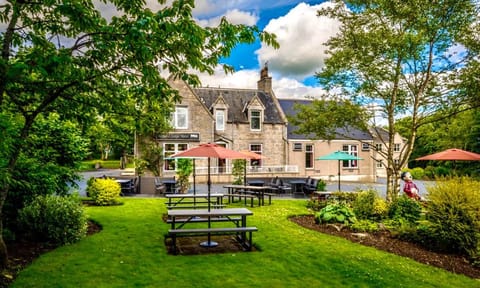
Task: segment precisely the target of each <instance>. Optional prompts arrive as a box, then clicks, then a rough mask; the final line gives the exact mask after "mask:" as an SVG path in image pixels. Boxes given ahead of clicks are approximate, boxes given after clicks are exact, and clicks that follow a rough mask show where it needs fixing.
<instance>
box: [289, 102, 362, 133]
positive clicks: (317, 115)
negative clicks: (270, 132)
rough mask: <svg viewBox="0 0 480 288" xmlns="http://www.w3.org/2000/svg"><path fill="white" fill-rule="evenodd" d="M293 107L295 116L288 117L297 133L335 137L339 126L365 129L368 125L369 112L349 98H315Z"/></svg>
mask: <svg viewBox="0 0 480 288" xmlns="http://www.w3.org/2000/svg"><path fill="white" fill-rule="evenodd" d="M293 109H295V111H296V113H295V116H288V115H287V118H288V121H289V122H290V123H291V124H292V125H293V126H295V127H297V130H295V133H297V134H314V135H315V137H316V138H318V139H334V138H335V137H338V133H339V129H338V128H339V127H341V128H347V127H356V128H358V129H363V130H366V127H367V126H366V123H367V119H368V114H367V113H366V112H365V110H364V109H363V108H362V107H361V106H360V105H357V104H355V103H353V102H351V101H348V100H338V101H333V100H313V101H312V103H311V104H309V105H304V104H299V103H297V104H295V105H294V106H293ZM345 131H348V129H346V130H345ZM345 136H347V134H345ZM348 137H350V136H348Z"/></svg>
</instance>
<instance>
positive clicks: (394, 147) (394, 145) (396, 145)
mask: <svg viewBox="0 0 480 288" xmlns="http://www.w3.org/2000/svg"><path fill="white" fill-rule="evenodd" d="M393 152H400V144H398V143H395V144H393Z"/></svg>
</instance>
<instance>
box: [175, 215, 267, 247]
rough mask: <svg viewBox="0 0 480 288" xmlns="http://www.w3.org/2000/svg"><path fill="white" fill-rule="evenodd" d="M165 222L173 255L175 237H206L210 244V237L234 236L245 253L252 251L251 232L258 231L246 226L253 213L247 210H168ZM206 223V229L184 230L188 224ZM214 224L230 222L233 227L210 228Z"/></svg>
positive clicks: (193, 228) (192, 228) (255, 228)
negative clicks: (167, 226)
mask: <svg viewBox="0 0 480 288" xmlns="http://www.w3.org/2000/svg"><path fill="white" fill-rule="evenodd" d="M167 214H168V218H167V222H169V223H170V225H171V226H170V229H169V230H168V235H167V237H170V238H171V239H172V246H173V251H174V254H177V243H176V242H177V237H184V236H203V235H207V236H208V242H209V243H210V242H211V241H210V237H211V235H226V234H235V235H236V236H235V239H236V240H237V241H238V242H239V243H240V245H241V246H242V247H243V248H244V249H245V250H247V251H250V250H251V249H252V232H255V231H258V229H257V227H248V226H247V216H250V215H253V213H252V212H251V211H250V210H248V209H247V208H229V209H212V210H206V209H195V210H191V209H184V210H168V211H167ZM199 222H200V223H201V222H206V223H208V227H191V228H190V227H189V228H184V226H185V225H187V224H189V223H199ZM216 222H230V223H233V224H234V226H233V227H212V226H211V225H212V224H214V223H216Z"/></svg>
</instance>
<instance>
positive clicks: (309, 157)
mask: <svg viewBox="0 0 480 288" xmlns="http://www.w3.org/2000/svg"><path fill="white" fill-rule="evenodd" d="M305 168H307V169H311V168H313V145H312V144H305Z"/></svg>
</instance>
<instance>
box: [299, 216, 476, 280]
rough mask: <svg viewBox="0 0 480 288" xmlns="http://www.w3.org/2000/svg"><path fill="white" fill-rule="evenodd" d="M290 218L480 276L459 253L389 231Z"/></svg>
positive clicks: (321, 229)
mask: <svg viewBox="0 0 480 288" xmlns="http://www.w3.org/2000/svg"><path fill="white" fill-rule="evenodd" d="M290 220H291V221H293V222H295V223H297V224H298V225H300V226H303V227H305V228H308V229H312V230H315V231H318V232H321V233H325V234H330V235H334V236H338V237H342V238H345V239H348V240H350V241H352V242H355V243H359V244H362V245H365V246H371V247H375V248H377V249H379V250H383V251H387V252H390V253H393V254H396V255H400V256H404V257H408V258H411V259H414V260H415V261H417V262H420V263H424V264H427V265H432V266H436V267H439V268H442V269H445V270H447V271H450V272H453V273H457V274H463V275H466V276H468V277H471V278H477V279H478V278H480V268H475V267H473V266H472V265H470V264H469V263H468V260H467V259H466V258H464V257H462V256H459V255H452V254H443V253H437V252H433V251H429V250H427V249H425V248H423V247H422V246H419V245H417V244H414V243H411V242H408V241H403V240H399V239H396V238H393V237H391V235H390V234H389V232H388V231H383V232H379V233H375V234H368V233H352V232H351V231H349V230H348V229H345V228H344V229H341V230H340V231H338V229H337V228H335V227H334V226H333V225H328V224H327V225H325V224H323V225H319V224H316V223H315V219H314V217H313V216H312V215H305V216H297V217H292V218H291V219H290Z"/></svg>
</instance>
